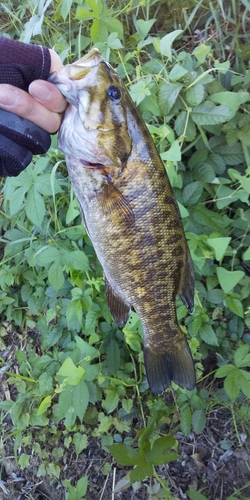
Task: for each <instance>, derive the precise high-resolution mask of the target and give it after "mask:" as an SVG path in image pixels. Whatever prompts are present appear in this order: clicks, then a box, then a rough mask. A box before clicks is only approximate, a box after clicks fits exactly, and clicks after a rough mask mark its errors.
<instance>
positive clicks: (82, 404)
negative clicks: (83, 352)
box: [72, 367, 89, 421]
mask: <svg viewBox="0 0 250 500" xmlns="http://www.w3.org/2000/svg"><path fill="white" fill-rule="evenodd" d="M79 368H80V367H79ZM72 402H73V407H74V409H75V412H76V415H77V416H78V417H79V419H80V420H81V421H82V419H83V417H84V414H85V411H86V410H87V407H88V404H89V390H88V387H87V384H86V382H85V381H84V379H83V378H82V379H81V381H80V382H79V384H78V385H77V386H75V387H74V388H73V390H72Z"/></svg>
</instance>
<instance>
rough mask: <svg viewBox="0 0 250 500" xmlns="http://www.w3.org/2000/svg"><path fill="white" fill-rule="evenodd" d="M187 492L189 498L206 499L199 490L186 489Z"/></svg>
mask: <svg viewBox="0 0 250 500" xmlns="http://www.w3.org/2000/svg"><path fill="white" fill-rule="evenodd" d="M187 494H188V496H189V498H190V499H191V500H208V498H207V497H204V495H202V493H200V492H199V491H188V492H187Z"/></svg>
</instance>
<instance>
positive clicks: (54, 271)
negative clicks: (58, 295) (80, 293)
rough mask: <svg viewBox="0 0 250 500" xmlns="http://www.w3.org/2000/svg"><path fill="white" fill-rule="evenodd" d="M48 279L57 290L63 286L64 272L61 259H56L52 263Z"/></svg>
mask: <svg viewBox="0 0 250 500" xmlns="http://www.w3.org/2000/svg"><path fill="white" fill-rule="evenodd" d="M48 279H49V282H50V284H51V285H52V286H53V287H54V289H55V290H56V291H58V290H60V289H61V288H62V286H63V284H64V274H63V268H62V266H61V264H60V261H54V262H53V264H51V266H50V268H49V272H48Z"/></svg>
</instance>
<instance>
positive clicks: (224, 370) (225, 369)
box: [214, 365, 234, 378]
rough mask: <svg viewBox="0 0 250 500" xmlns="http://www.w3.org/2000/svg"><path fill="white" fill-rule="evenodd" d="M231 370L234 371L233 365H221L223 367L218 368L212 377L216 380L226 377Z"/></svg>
mask: <svg viewBox="0 0 250 500" xmlns="http://www.w3.org/2000/svg"><path fill="white" fill-rule="evenodd" d="M233 370H234V366H233V365H223V366H220V368H218V370H216V372H215V374H214V376H215V377H216V378H223V377H227V375H229V373H231V372H232V371H233Z"/></svg>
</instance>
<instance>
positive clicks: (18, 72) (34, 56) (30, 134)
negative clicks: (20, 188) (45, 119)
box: [0, 37, 51, 177]
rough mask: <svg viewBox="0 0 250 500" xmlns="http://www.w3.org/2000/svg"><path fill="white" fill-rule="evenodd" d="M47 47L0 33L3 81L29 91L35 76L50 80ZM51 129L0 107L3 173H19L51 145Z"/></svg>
mask: <svg viewBox="0 0 250 500" xmlns="http://www.w3.org/2000/svg"><path fill="white" fill-rule="evenodd" d="M50 63H51V59H50V53H49V49H48V48H47V47H43V46H41V45H28V44H25V43H22V42H18V41H16V40H11V39H9V38H4V37H0V83H9V84H11V85H14V86H15V87H19V88H20V89H23V90H25V91H26V92H27V91H28V87H29V84H30V83H31V82H32V81H33V80H37V79H42V80H47V78H48V76H49V71H50ZM50 142H51V141H50V135H49V134H48V132H46V131H45V130H43V129H42V128H40V127H38V125H34V123H32V122H30V121H29V120H26V119H25V118H21V117H20V116H17V115H15V114H13V113H10V112H8V111H4V110H2V109H0V176H2V177H6V176H16V175H18V174H19V173H20V172H21V171H22V170H23V169H24V168H25V167H27V165H28V164H29V163H30V162H31V160H32V155H33V154H44V153H45V152H46V151H47V150H48V149H49V147H50Z"/></svg>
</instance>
